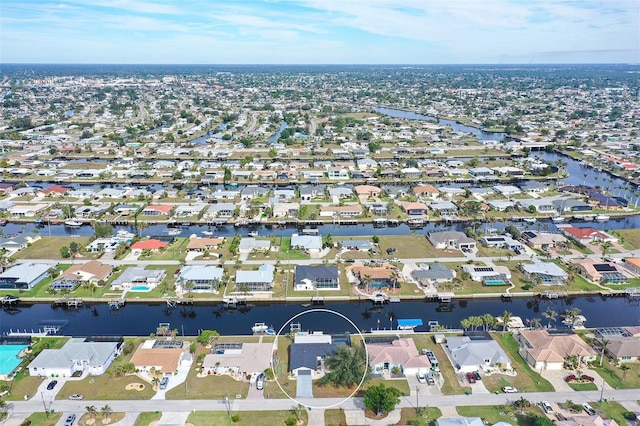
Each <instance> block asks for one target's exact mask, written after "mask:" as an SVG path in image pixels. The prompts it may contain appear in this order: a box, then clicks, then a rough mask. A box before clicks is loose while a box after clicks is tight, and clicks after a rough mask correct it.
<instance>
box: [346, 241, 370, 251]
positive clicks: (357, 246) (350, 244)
mask: <svg viewBox="0 0 640 426" xmlns="http://www.w3.org/2000/svg"><path fill="white" fill-rule="evenodd" d="M338 244H339V245H340V246H341V247H342V248H346V249H349V250H360V251H369V250H371V249H373V243H372V242H371V241H369V240H338Z"/></svg>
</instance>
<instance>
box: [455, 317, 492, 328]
mask: <svg viewBox="0 0 640 426" xmlns="http://www.w3.org/2000/svg"><path fill="white" fill-rule="evenodd" d="M497 323H498V320H497V319H496V317H494V316H493V315H491V314H484V315H478V316H470V317H468V318H465V319H463V320H461V321H460V327H462V328H463V329H465V330H471V331H477V330H478V328H480V327H481V328H482V330H484V331H488V330H491V329H492V328H493V327H495V325H496V324H497Z"/></svg>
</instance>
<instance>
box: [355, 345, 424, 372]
mask: <svg viewBox="0 0 640 426" xmlns="http://www.w3.org/2000/svg"><path fill="white" fill-rule="evenodd" d="M367 355H368V356H369V368H370V369H371V372H372V373H373V374H384V372H385V370H386V371H388V372H391V371H392V370H396V369H397V370H399V371H401V372H402V373H403V374H404V375H406V376H410V375H415V374H417V373H426V372H428V371H429V370H430V369H431V362H429V358H428V357H427V356H426V355H420V353H419V352H418V348H417V347H416V344H415V342H414V341H413V339H411V338H394V339H393V340H392V341H390V342H389V341H387V342H375V341H374V342H369V343H367Z"/></svg>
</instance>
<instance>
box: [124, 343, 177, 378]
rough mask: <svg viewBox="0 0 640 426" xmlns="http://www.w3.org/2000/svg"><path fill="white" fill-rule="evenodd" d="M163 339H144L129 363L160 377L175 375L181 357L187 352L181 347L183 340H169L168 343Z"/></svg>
mask: <svg viewBox="0 0 640 426" xmlns="http://www.w3.org/2000/svg"><path fill="white" fill-rule="evenodd" d="M166 342H167V341H164V340H146V341H144V342H143V343H142V344H141V345H140V347H139V348H138V350H136V351H135V353H134V354H133V356H132V357H131V363H132V364H133V365H134V367H135V368H136V370H137V371H140V372H142V373H146V374H149V375H152V374H154V373H155V374H156V375H159V376H162V377H170V376H173V375H175V373H176V372H177V371H178V367H179V366H180V365H181V364H182V361H183V358H185V357H186V356H187V355H188V354H187V352H186V351H185V350H184V349H183V344H184V342H183V341H181V340H171V341H169V342H171V343H170V344H167V343H166Z"/></svg>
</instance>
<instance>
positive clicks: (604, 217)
mask: <svg viewBox="0 0 640 426" xmlns="http://www.w3.org/2000/svg"><path fill="white" fill-rule="evenodd" d="M609 219H611V216H608V215H606V214H599V215H597V216H596V217H595V220H596V222H606V221H608V220H609Z"/></svg>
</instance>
